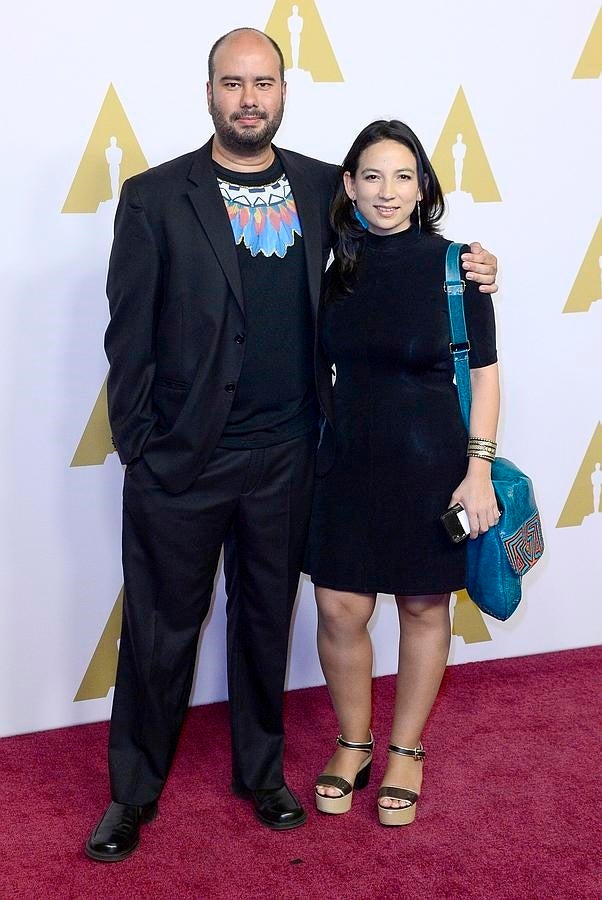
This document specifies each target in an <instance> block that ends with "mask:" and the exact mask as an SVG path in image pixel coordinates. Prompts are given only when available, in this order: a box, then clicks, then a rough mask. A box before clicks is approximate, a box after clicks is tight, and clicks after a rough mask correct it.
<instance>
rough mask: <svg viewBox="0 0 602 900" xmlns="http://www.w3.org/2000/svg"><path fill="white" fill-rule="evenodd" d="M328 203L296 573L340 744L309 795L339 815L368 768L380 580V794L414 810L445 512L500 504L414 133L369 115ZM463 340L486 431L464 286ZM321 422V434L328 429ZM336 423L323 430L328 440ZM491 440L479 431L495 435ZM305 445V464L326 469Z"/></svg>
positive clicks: (439, 648) (437, 190)
mask: <svg viewBox="0 0 602 900" xmlns="http://www.w3.org/2000/svg"><path fill="white" fill-rule="evenodd" d="M342 172H343V174H342V180H341V183H340V185H339V188H338V191H337V194H336V196H335V200H334V202H333V208H332V214H331V217H332V222H333V226H334V228H335V230H336V232H337V236H338V246H337V251H336V255H335V261H334V263H333V265H332V266H331V269H330V270H329V280H328V285H327V289H326V295H325V301H324V303H323V308H322V310H321V316H320V326H319V327H320V341H321V350H322V351H323V352H324V353H325V354H326V357H327V359H328V360H329V362H330V363H332V364H333V366H334V371H335V373H336V377H335V384H334V389H333V390H334V398H333V399H334V405H333V410H334V414H333V422H332V423H327V424H326V433H325V434H324V436H323V438H324V440H323V441H322V442H321V448H320V451H319V457H320V454H327V453H328V449H327V448H328V447H332V445H333V443H334V446H335V452H334V462H333V463H332V465H331V467H330V468H329V469H327V471H326V473H325V474H323V475H322V476H321V477H319V478H318V479H317V484H316V493H315V499H314V507H313V513H312V522H311V528H310V537H309V543H308V553H307V560H306V571H307V572H309V574H310V575H311V577H312V580H313V582H314V584H315V589H316V598H317V604H318V650H319V654H320V661H321V664H322V668H323V671H324V675H325V677H326V681H327V683H328V687H329V690H330V694H331V697H332V701H333V705H334V708H335V711H336V714H337V717H338V721H339V728H340V735H339V737H338V738H337V748H336V751H335V753H334V755H333V756H332V757H331V758H330V760H329V761H328V763H327V764H326V766H325V768H324V772H323V774H322V775H320V776H319V778H318V780H317V784H316V803H317V806H318V809H320V810H321V811H322V812H327V813H342V812H346V811H347V810H348V809H349V808H350V806H351V798H352V793H353V788H354V786H355V787H358V788H359V787H363V786H364V785H365V784H366V783H367V781H368V777H369V774H370V769H371V765H372V749H373V738H372V733H371V731H370V720H371V676H372V646H371V642H370V637H369V634H368V630H367V624H368V621H369V619H370V617H371V615H372V613H373V611H374V605H375V601H376V594H377V592H383V593H389V594H394V595H395V599H396V603H397V609H398V613H399V624H400V641H399V669H398V675H397V683H396V696H395V709H394V711H393V723H392V729H391V735H390V745H389V756H388V764H387V767H386V770H385V773H384V778H383V781H382V786H381V789H380V791H379V796H378V814H379V819H380V821H381V822H382V823H383V824H385V825H404V824H408V823H409V822H411V821H412V820H413V819H414V816H415V812H416V801H417V798H418V795H419V793H420V787H421V782H422V761H423V759H424V748H423V746H422V743H421V735H422V731H423V728H424V725H425V723H426V721H427V718H428V715H429V713H430V710H431V707H432V705H433V702H434V700H435V697H436V695H437V691H438V689H439V685H440V682H441V678H442V676H443V672H444V669H445V665H446V662H447V655H448V650H449V643H450V620H449V599H450V593H451V592H452V591H455V590H457V589H459V588H462V587H463V586H464V570H465V553H466V550H465V544H459V545H457V544H453V543H452V541H451V540H450V539H449V537H448V536H447V534H446V532H445V530H444V528H443V526H442V524H441V522H440V516H441V514H442V513H443V512H444V511H445V510H446V509H447V508H448V507H450V506H452V505H454V504H456V503H460V504H461V505H462V506H463V507H464V509H465V510H466V512H467V515H468V520H469V523H470V537H471V538H475V537H477V535H478V534H479V533H482V532H484V531H486V530H487V529H488V528H489V526H491V525H494V524H495V523H496V522H497V520H498V518H499V513H498V509H497V505H496V500H495V495H494V492H493V488H492V484H491V472H490V469H491V462H490V459H491V455H492V454H491V453H490V452H485V451H483V450H482V448H483V447H485V448H487V447H489V446H490V445H489V443H487V444H485V443H483V444H482V443H479V442H476V443H475V442H472V443H471V445H470V446H471V447H472V448H474V449H473V450H472V455H470V456H469V457H468V458H467V447H468V444H467V435H466V431H465V429H464V426H463V424H462V419H461V416H460V408H459V403H458V397H457V393H456V389H455V386H454V384H453V361H452V358H451V354H450V349H449V341H450V338H449V322H448V313H447V299H446V294H445V292H444V289H443V282H444V280H445V254H446V250H447V246H448V243H449V242H448V241H446V240H444V239H443V238H442V237H440V236H439V235H438V234H437V225H438V223H439V221H440V219H441V216H442V214H443V210H444V200H443V194H442V191H441V187H440V185H439V182H438V180H437V176H436V175H435V172H434V171H433V168H432V166H431V165H430V163H429V160H428V158H427V156H426V154H425V152H424V149H423V147H422V145H421V143H420V141H419V140H418V138H417V137H416V135H415V134H414V133H413V132H412V131H411V129H410V128H408V127H407V126H406V125H404V124H403V123H401V122H398V121H391V122H385V121H378V122H373V123H372V124H371V125H368V126H367V127H366V128H365V129H364V130H363V131H362V132H361V133H360V134H359V135H358V137H357V138H356V140H355V141H354V143H353V146H352V147H351V149H350V151H349V153H348V155H347V157H346V159H345V161H344V163H343V166H342ZM464 305H465V315H466V322H467V328H468V334H469V338H470V340H471V344H472V347H471V352H470V364H471V367H472V368H471V382H472V392H473V400H472V410H471V419H470V434H471V436H473V437H474V438H477V439H481V440H483V441H486V442H494V441H495V435H496V428H497V419H498V407H499V387H498V372H497V364H496V360H497V356H496V349H495V325H494V318H493V306H492V303H491V300H490V298H489V297H486V296H484V295H483V294H480V293H479V292H478V289H477V285H476V284H474V283H471V282H467V283H466V290H465V294H464ZM330 428H334V435H332V433H329V431H328V430H329V429H330ZM333 437H334V441H333ZM491 446H493V444H492V445H491ZM324 469H325V464H324V461H323V460H322V461H321V460H320V458H318V471H322V472H323V471H324Z"/></svg>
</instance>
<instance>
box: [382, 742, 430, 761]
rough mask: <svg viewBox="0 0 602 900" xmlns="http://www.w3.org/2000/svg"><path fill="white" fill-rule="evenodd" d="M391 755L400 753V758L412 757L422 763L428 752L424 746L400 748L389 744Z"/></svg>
mask: <svg viewBox="0 0 602 900" xmlns="http://www.w3.org/2000/svg"><path fill="white" fill-rule="evenodd" d="M389 752H390V753H399V755H400V756H411V757H413V758H414V759H416V760H419V761H420V762H422V761H423V760H424V758H425V756H426V751H425V749H424V747H423V746H422V744H420V745H419V746H418V747H398V746H397V744H389Z"/></svg>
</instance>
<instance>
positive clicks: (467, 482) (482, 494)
mask: <svg viewBox="0 0 602 900" xmlns="http://www.w3.org/2000/svg"><path fill="white" fill-rule="evenodd" d="M489 469H491V467H490V466H489ZM456 503H460V504H461V505H462V506H463V507H464V509H465V510H466V515H467V516H468V522H469V524H470V537H471V538H472V539H474V538H476V537H478V536H479V534H484V533H485V532H486V531H488V530H489V528H490V527H491V526H492V525H497V523H498V521H499V518H500V513H499V510H498V506H497V500H496V497H495V492H494V490H493V485H492V483H491V474H490V472H487V473H485V472H478V473H471V472H469V473H468V474H467V475H466V477H465V478H464V480H463V481H461V482H460V484H459V485H458V487H457V488H456V490H455V491H454V492H453V494H452V497H451V500H450V503H449V505H450V506H454V504H456Z"/></svg>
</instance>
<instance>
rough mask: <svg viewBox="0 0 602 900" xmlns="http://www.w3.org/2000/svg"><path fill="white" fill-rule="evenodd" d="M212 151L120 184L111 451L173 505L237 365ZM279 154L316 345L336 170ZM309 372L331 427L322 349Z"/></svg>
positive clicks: (210, 438) (234, 312) (230, 256)
mask: <svg viewBox="0 0 602 900" xmlns="http://www.w3.org/2000/svg"><path fill="white" fill-rule="evenodd" d="M211 145H212V141H211V140H210V141H209V142H208V143H207V144H205V145H204V146H203V147H201V148H200V149H199V150H195V151H194V152H193V153H188V154H186V155H185V156H180V157H178V158H177V159H174V160H172V161H170V162H167V163H164V164H163V165H161V166H157V167H155V168H152V169H149V170H148V171H146V172H143V173H141V174H140V175H136V176H134V177H133V178H130V179H128V180H127V181H126V182H125V183H124V185H123V189H122V192H121V199H120V201H119V206H118V208H117V214H116V217H115V236H114V241H113V248H112V251H111V258H110V262H109V273H108V279H107V295H108V298H109V306H110V311H111V321H110V324H109V326H108V328H107V332H106V336H105V349H106V353H107V357H108V359H109V377H108V399H109V419H110V423H111V429H112V433H113V442H114V445H115V448H116V450H117V452H118V454H119V458H120V460H121V462H122V463H131V462H132V461H133V460H135V459H137V458H138V457H140V456H143V457H144V460H145V462H146V463H147V465H148V466H149V467H150V468H151V470H152V471H153V472H154V474H155V476H156V477H157V479H158V480H159V482H160V483H161V484H162V485H163V487H164V488H165V489H166V490H167V491H169V492H172V493H178V492H180V491H182V490H185V489H186V488H187V487H188V486H189V485H190V484H191V483H192V482H193V481H194V479H195V478H196V477H198V475H199V474H200V473H201V472H202V471H203V469H204V467H205V465H206V463H207V461H208V459H209V457H210V456H211V453H212V452H213V450H214V448H215V447H216V446H217V443H218V441H219V439H220V437H221V435H222V432H223V430H224V426H225V423H226V420H227V418H228V414H229V412H230V408H231V405H232V400H233V397H234V391H235V389H236V384H237V382H238V378H239V376H240V371H241V367H242V363H243V358H244V349H245V342H244V334H245V311H244V296H243V287H242V284H241V279H240V272H239V267H238V260H237V254H236V247H235V243H234V238H233V234H232V227H231V225H230V221H229V218H228V215H227V212H226V208H225V204H224V201H223V199H222V196H221V194H220V191H219V187H218V184H217V179H216V176H215V171H214V169H213V165H212V159H211ZM274 149H275V150H276V152H277V154H278V156H279V158H280V160H281V162H282V164H283V166H284V169H285V171H286V174H287V176H288V179H289V182H290V185H291V189H292V191H293V194H294V197H295V203H296V206H297V211H298V213H299V218H300V221H301V227H302V231H303V244H304V248H305V260H306V266H307V282H308V285H309V294H310V301H311V307H312V311H313V317H314V327H315V329H316V333H317V321H318V309H319V304H320V288H321V280H322V274H323V272H324V269H325V267H326V263H327V260H328V256H329V253H330V249H331V243H332V233H331V229H330V226H329V220H328V207H329V204H330V200H331V198H332V194H333V192H334V187H335V184H336V179H337V175H338V169H337V167H336V166H333V165H329V164H328V163H324V162H320V161H319V160H315V159H311V158H309V157H307V156H302V155H301V154H299V153H293V152H291V151H288V150H280V149H277V148H274ZM315 360H316V384H317V390H318V397H319V400H320V405H321V407H322V411H323V413H324V414H325V415H326V417H327V418H328V419H330V420H331V421H332V414H331V398H330V393H331V384H332V382H331V370H330V366H329V365H328V363H327V361H326V360H325V359H324V358H323V356H322V353H321V350H320V345H319V342H318V341H317V340H316V343H315Z"/></svg>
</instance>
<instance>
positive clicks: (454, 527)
mask: <svg viewBox="0 0 602 900" xmlns="http://www.w3.org/2000/svg"><path fill="white" fill-rule="evenodd" d="M441 521H442V522H443V526H444V528H445V530H446V531H447V533H448V535H449V536H450V538H451V539H452V541H453V542H454V544H459V543H460V541H463V540H464V539H465V538H467V537H468V535H469V534H470V525H469V524H468V516H467V515H466V510H465V509H464V507H463V506H461V505H460V504H459V503H456V505H455V506H451V507H450V508H449V509H446V510H445V512H444V513H443V515H442V516H441Z"/></svg>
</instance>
